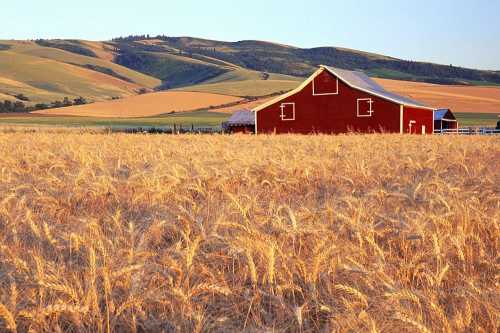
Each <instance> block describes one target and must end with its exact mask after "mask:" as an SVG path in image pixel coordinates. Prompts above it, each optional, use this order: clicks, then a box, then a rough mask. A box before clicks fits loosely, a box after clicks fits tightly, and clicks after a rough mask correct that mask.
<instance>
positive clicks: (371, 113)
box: [356, 98, 375, 118]
mask: <svg viewBox="0 0 500 333" xmlns="http://www.w3.org/2000/svg"><path fill="white" fill-rule="evenodd" d="M359 102H367V103H368V104H369V105H370V108H369V110H368V113H367V114H360V113H359ZM356 111H357V115H358V118H366V117H371V116H372V115H373V113H374V112H375V111H374V110H373V99H371V98H358V99H357V100H356Z"/></svg>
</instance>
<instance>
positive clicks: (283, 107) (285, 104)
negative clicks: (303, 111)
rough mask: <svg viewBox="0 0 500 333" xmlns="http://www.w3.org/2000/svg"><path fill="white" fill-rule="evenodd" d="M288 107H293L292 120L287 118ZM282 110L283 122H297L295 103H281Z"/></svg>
mask: <svg viewBox="0 0 500 333" xmlns="http://www.w3.org/2000/svg"><path fill="white" fill-rule="evenodd" d="M287 105H291V106H292V117H291V118H287V116H286V114H285V108H286V106H287ZM280 109H281V114H280V118H281V121H294V120H295V103H293V102H292V103H281V105H280Z"/></svg>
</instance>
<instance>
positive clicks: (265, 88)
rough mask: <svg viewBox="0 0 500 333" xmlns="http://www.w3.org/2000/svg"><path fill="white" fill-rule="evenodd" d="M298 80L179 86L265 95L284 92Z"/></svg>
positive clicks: (241, 94)
mask: <svg viewBox="0 0 500 333" xmlns="http://www.w3.org/2000/svg"><path fill="white" fill-rule="evenodd" d="M299 84H300V82H299V81H284V80H265V81H264V80H246V81H230V82H220V83H212V84H200V85H195V86H189V87H184V88H179V89H176V90H180V91H194V92H204V93H212V94H222V95H230V96H240V97H243V96H254V97H260V96H267V95H271V94H274V93H278V92H286V91H289V90H292V89H295V88H297V86H299Z"/></svg>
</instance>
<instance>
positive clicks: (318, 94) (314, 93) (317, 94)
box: [312, 76, 339, 96]
mask: <svg viewBox="0 0 500 333" xmlns="http://www.w3.org/2000/svg"><path fill="white" fill-rule="evenodd" d="M316 77H317V76H316ZM316 77H315V78H314V79H313V80H312V90H313V96H331V95H338V94H339V79H338V78H337V77H336V78H335V81H336V84H337V87H336V91H335V92H331V93H317V92H316V88H315V83H314V82H315V81H316Z"/></svg>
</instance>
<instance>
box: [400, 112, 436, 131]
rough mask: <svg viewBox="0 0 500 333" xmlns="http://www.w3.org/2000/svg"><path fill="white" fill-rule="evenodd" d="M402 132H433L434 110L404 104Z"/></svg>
mask: <svg viewBox="0 0 500 333" xmlns="http://www.w3.org/2000/svg"><path fill="white" fill-rule="evenodd" d="M410 122H411V131H410ZM423 126H425V133H423ZM403 133H407V134H433V133H434V111H432V110H427V109H419V108H413V107H408V106H405V107H404V110H403Z"/></svg>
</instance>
